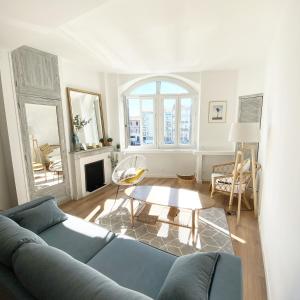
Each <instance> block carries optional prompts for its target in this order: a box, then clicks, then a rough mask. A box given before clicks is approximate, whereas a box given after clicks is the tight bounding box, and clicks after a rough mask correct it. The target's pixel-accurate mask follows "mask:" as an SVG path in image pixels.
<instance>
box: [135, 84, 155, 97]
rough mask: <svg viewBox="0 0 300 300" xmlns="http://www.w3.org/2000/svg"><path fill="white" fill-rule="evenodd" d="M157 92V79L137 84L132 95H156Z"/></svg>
mask: <svg viewBox="0 0 300 300" xmlns="http://www.w3.org/2000/svg"><path fill="white" fill-rule="evenodd" d="M155 94H156V81H151V82H148V83H145V84H142V85H139V86H137V87H136V88H135V89H133V90H132V91H131V93H130V95H155Z"/></svg>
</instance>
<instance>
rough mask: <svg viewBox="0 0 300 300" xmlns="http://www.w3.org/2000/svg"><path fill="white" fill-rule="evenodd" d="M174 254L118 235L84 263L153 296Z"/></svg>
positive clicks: (172, 261)
mask: <svg viewBox="0 0 300 300" xmlns="http://www.w3.org/2000/svg"><path fill="white" fill-rule="evenodd" d="M175 259H176V256H174V255H172V254H169V253H167V252H164V251H161V250H159V249H157V248H153V247H151V246H148V245H145V244H143V243H141V242H138V241H136V240H133V239H131V238H129V237H127V236H118V237H116V238H115V239H114V240H113V241H112V242H111V243H109V244H108V245H107V246H106V247H105V248H103V249H102V250H101V251H100V252H99V253H98V254H97V255H96V256H95V257H93V258H92V259H91V260H90V261H89V262H88V263H87V264H88V265H89V266H91V267H93V268H94V269H96V270H98V271H100V272H101V273H103V274H104V275H106V276H107V277H109V278H111V279H113V280H114V281H116V282H117V283H118V284H120V285H122V286H124V287H127V288H129V289H132V290H135V291H138V292H141V293H143V294H145V295H147V296H149V297H151V298H155V297H156V295H157V294H158V292H159V291H160V288H161V286H162V285H163V283H164V280H165V278H166V276H167V274H168V272H169V270H170V268H171V266H172V265H173V263H174V261H175Z"/></svg>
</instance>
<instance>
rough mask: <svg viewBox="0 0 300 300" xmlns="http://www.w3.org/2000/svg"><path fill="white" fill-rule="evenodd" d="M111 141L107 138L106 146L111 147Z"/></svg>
mask: <svg viewBox="0 0 300 300" xmlns="http://www.w3.org/2000/svg"><path fill="white" fill-rule="evenodd" d="M112 141H113V139H112V138H108V139H107V145H108V146H111V143H112Z"/></svg>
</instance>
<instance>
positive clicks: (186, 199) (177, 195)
mask: <svg viewBox="0 0 300 300" xmlns="http://www.w3.org/2000/svg"><path fill="white" fill-rule="evenodd" d="M125 194H126V195H127V196H128V197H129V198H130V213H131V224H132V226H134V218H135V216H136V215H135V214H134V210H133V200H138V201H142V202H144V203H145V204H155V205H161V206H167V207H174V208H177V209H185V210H190V211H191V213H192V226H189V225H188V224H187V225H185V224H179V223H174V222H169V221H168V222H167V221H162V220H159V222H164V223H169V224H173V225H177V226H182V227H188V228H191V229H192V238H193V241H194V240H195V231H196V213H197V215H198V213H199V210H201V209H206V208H210V207H212V206H214V201H212V200H209V201H207V200H206V201H204V200H203V199H201V197H200V195H199V193H198V192H197V191H192V190H187V189H180V188H171V187H167V186H151V185H139V186H134V187H130V188H127V189H126V190H125Z"/></svg>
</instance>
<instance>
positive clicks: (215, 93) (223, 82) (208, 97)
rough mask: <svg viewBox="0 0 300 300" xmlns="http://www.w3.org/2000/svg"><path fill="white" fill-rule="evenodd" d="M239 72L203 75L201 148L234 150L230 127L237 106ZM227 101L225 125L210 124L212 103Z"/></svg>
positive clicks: (214, 72)
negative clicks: (209, 116) (229, 140)
mask: <svg viewBox="0 0 300 300" xmlns="http://www.w3.org/2000/svg"><path fill="white" fill-rule="evenodd" d="M236 93H237V71H207V72H202V75H201V117H200V138H199V139H200V141H199V144H200V148H202V149H205V150H207V149H221V150H232V149H233V145H232V143H230V142H228V134H229V130H230V125H231V123H232V122H234V120H235V112H236V106H237V94H236ZM223 100H224V101H227V117H226V122H225V123H209V122H208V110H209V102H210V101H223Z"/></svg>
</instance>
